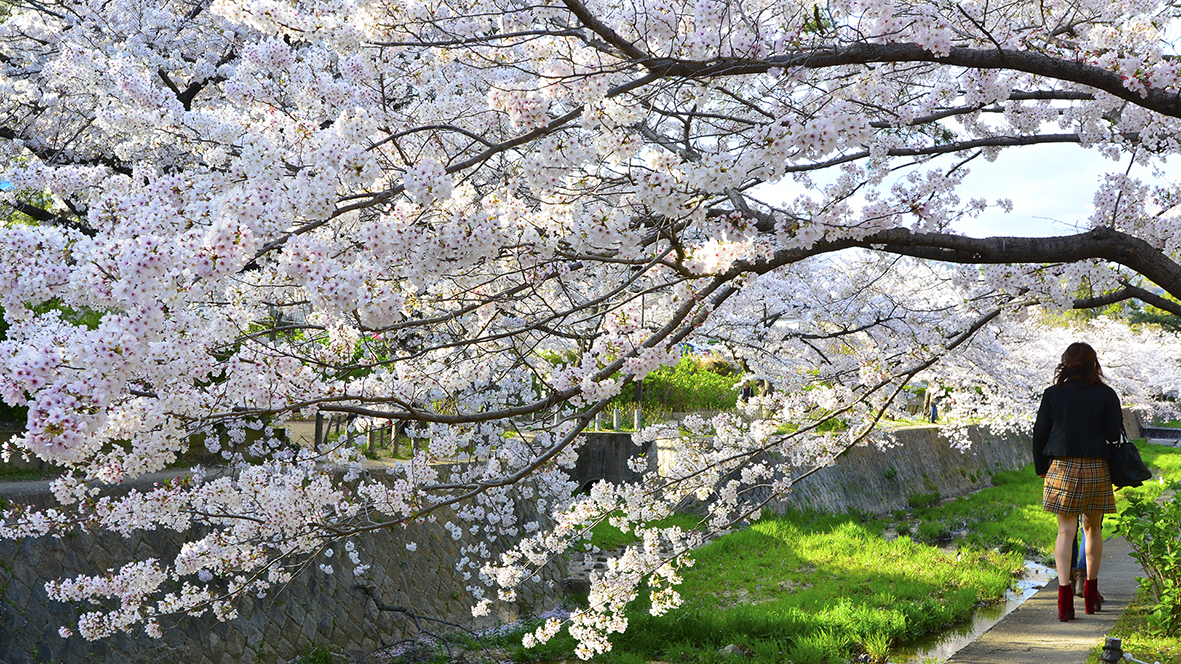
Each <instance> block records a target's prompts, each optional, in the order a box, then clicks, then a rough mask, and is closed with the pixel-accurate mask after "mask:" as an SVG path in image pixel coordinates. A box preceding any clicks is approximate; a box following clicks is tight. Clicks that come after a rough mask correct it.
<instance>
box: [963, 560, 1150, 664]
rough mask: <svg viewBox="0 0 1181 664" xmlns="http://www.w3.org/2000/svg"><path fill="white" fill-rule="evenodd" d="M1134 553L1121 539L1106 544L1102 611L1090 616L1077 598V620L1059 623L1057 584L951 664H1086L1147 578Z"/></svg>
mask: <svg viewBox="0 0 1181 664" xmlns="http://www.w3.org/2000/svg"><path fill="white" fill-rule="evenodd" d="M1130 551H1131V548H1130V547H1129V546H1128V543H1127V542H1125V541H1124V540H1123V539H1109V540H1107V541H1106V542H1104V544H1103V564H1102V565H1101V566H1100V567H1099V593H1100V594H1102V595H1103V597H1104V600H1105V601H1104V602H1103V610H1102V611H1099V612H1098V613H1094V614H1091V615H1087V614H1086V612H1085V611H1083V599H1082V598H1081V597H1076V598H1075V599H1074V611H1075V616H1076V617H1075V619H1074V620H1071V621H1069V622H1064V623H1063V622H1058V581H1057V580H1056V579H1051V580H1050V583H1049V584H1047V585H1046V587H1044V588H1042V589H1041V590H1040V591H1038V593H1037V594H1036V595H1034V596H1033V597H1031V598H1030V599H1029V600H1027V601H1026V602H1025V603H1024V604H1022V605H1021V606H1019V607H1017V608H1016V609H1014V610H1013V612H1012V613H1010V614H1009V615H1008V616H1005V618H1004V620H1002V621H1000V622H999V623H997V624H996V625H995V626H993V628H992V629H990V630H988V631H987V632H985V633H984V634H983V635H981V636H980V638H978V639H976V640H975V641H973V642H972V643H970V644H968V645H967V646H965V647H964V648H963V649H962V650H960V651H959V652H957V653H956V654H954V655H952V656H951V658H950V659H948V660H947V664H1033V663H1037V662H1047V663H1050V664H1084V662H1086V661H1087V654H1088V653H1090V652H1091V649H1092V648H1095V647H1096V646H1102V645H1103V639H1104V637H1106V636H1107V634H1108V632H1110V631H1111V628H1112V627H1113V626H1114V625H1115V621H1116V619H1118V618H1119V616H1120V614H1122V613H1123V612H1124V609H1126V608H1127V607H1128V604H1129V603H1130V602H1131V601H1132V597H1133V596H1134V595H1135V594H1136V588H1137V587H1138V584H1137V583H1136V577H1137V576H1144V571H1143V570H1141V569H1140V564H1139V563H1137V562H1136V560H1135V559H1134V558H1132V557H1131V556H1129V555H1128V553H1129V552H1130Z"/></svg>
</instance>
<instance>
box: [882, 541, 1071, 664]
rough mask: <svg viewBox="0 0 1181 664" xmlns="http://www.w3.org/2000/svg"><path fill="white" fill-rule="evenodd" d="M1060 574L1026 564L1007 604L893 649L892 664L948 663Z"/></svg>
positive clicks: (984, 609)
mask: <svg viewBox="0 0 1181 664" xmlns="http://www.w3.org/2000/svg"><path fill="white" fill-rule="evenodd" d="M1057 576H1058V573H1057V572H1056V571H1055V570H1053V569H1051V568H1049V567H1046V566H1045V565H1042V564H1040V563H1035V562H1033V561H1031V560H1027V561H1025V573H1024V575H1023V576H1022V578H1021V579H1020V580H1018V581H1017V587H1016V588H1015V589H1013V590H1010V591H1008V592H1006V593H1005V599H1004V601H1001V602H997V603H996V604H990V605H988V606H982V607H980V608H979V609H976V612H975V613H974V614H972V618H971V619H969V620H965V621H963V622H961V623H958V624H956V625H952V626H951V627H949V628H948V629H945V630H943V631H942V632H939V633H938V634H932V635H930V636H925V637H923V638H921V639H916V640H914V641H910V642H908V643H906V644H903V645H900V646H897V647H894V648H891V650H890V664H932V663H938V662H944V661H946V660H947V659H948V658H949V657H951V656H952V655H954V654H956V653H957V652H959V650H960V649H961V648H963V647H964V646H966V645H968V644H969V643H971V642H973V641H975V640H976V639H977V638H979V637H980V635H981V634H983V633H985V632H987V631H988V630H990V629H992V626H993V625H995V624H997V623H998V622H1000V621H1001V619H1003V618H1004V617H1005V616H1007V615H1009V614H1010V613H1012V611H1013V609H1016V608H1017V607H1019V606H1021V605H1022V604H1024V603H1025V600H1027V599H1029V598H1030V597H1033V596H1034V594H1036V593H1037V591H1038V590H1040V589H1041V588H1042V586H1044V585H1046V584H1047V583H1049V582H1050V580H1051V579H1054V578H1057Z"/></svg>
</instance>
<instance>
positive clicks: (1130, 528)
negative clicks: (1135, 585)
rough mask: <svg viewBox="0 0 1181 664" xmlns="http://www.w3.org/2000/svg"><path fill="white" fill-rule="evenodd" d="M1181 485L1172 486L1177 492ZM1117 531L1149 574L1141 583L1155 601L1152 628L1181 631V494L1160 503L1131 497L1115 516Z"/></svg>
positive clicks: (1169, 631) (1158, 632) (1160, 630)
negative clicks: (1124, 507) (1126, 505)
mask: <svg viewBox="0 0 1181 664" xmlns="http://www.w3.org/2000/svg"><path fill="white" fill-rule="evenodd" d="M1178 487H1181V484H1179V483H1176V482H1174V483H1173V484H1172V486H1171V487H1170V488H1171V489H1172V490H1174V491H1176V490H1177V488H1178ZM1115 533H1116V534H1117V535H1121V536H1123V538H1124V539H1126V540H1127V541H1128V544H1129V545H1131V547H1132V556H1133V557H1135V558H1136V560H1137V561H1139V563H1140V566H1141V567H1143V568H1144V571H1145V572H1146V573H1147V574H1148V578H1142V579H1140V585H1141V587H1142V588H1144V590H1145V591H1147V592H1148V593H1149V597H1150V598H1151V599H1152V601H1155V602H1156V604H1155V605H1154V606H1153V607H1152V608H1151V609H1150V611H1149V614H1150V615H1149V617H1148V618H1149V622H1150V631H1152V632H1153V633H1156V634H1166V635H1173V634H1177V633H1178V631H1181V496H1178V495H1177V494H1175V493H1174V494H1173V497H1172V498H1171V499H1170V500H1168V501H1163V502H1160V503H1157V502H1154V501H1152V500H1149V499H1146V498H1145V497H1143V496H1140V495H1129V496H1128V507H1127V508H1126V509H1125V510H1124V511H1123V512H1122V513H1121V514H1120V515H1119V516H1118V517H1117V518H1116V521H1115Z"/></svg>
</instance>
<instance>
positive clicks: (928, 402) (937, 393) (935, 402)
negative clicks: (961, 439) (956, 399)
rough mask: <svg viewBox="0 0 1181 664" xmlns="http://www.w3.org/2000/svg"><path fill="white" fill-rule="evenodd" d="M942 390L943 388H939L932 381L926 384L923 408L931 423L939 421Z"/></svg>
mask: <svg viewBox="0 0 1181 664" xmlns="http://www.w3.org/2000/svg"><path fill="white" fill-rule="evenodd" d="M942 391H943V390H941V389H939V386H938V385H936V384H935V383H933V382H932V383H928V384H927V393H926V395H925V396H924V398H923V410H925V411H926V415H927V417H928V418H930V420H931V424H934V423H936V422H938V421H939V401H940V400H941V397H942V396H943V395H942V394H941V392H942Z"/></svg>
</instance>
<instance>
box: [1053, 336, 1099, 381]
mask: <svg viewBox="0 0 1181 664" xmlns="http://www.w3.org/2000/svg"><path fill="white" fill-rule="evenodd" d="M1068 380H1081V381H1083V387H1090V386H1092V385H1095V384H1103V368H1102V367H1100V366H1099V357H1098V356H1097V355H1095V349H1094V348H1091V346H1090V344H1085V343H1082V342H1081V341H1076V342H1075V343H1072V344H1070V345H1069V346H1067V347H1066V352H1065V353H1062V361H1061V362H1059V363H1058V368H1057V369H1055V370H1054V384H1055V385H1061V384H1062V383H1065V382H1066V381H1068Z"/></svg>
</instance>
